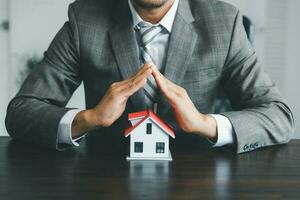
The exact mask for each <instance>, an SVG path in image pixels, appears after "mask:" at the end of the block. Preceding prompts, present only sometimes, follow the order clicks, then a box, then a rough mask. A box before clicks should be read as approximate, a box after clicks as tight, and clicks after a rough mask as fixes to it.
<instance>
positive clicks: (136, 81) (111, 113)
mask: <svg viewBox="0 0 300 200" xmlns="http://www.w3.org/2000/svg"><path fill="white" fill-rule="evenodd" d="M151 73H152V67H151V65H150V64H145V65H144V66H143V67H142V68H141V69H140V70H139V71H138V72H137V73H136V74H135V75H133V76H131V77H129V78H128V79H126V80H124V81H120V82H115V83H113V84H112V85H111V87H110V89H109V90H108V91H107V93H106V94H105V96H104V97H103V98H102V100H101V101H100V103H99V104H98V105H97V106H96V107H95V108H93V109H90V110H85V111H82V112H80V113H78V114H77V116H76V117H75V119H74V121H73V123H72V137H77V136H79V135H81V134H82V133H85V132H88V131H91V130H93V129H96V128H97V127H109V126H111V125H112V124H113V123H114V122H115V121H116V120H117V119H118V118H119V117H120V116H121V115H122V114H123V112H124V110H125V107H126V103H127V101H128V99H129V97H130V96H132V95H133V94H134V93H135V92H137V91H138V90H139V89H141V88H143V87H144V85H145V84H146V82H147V78H148V76H150V75H151Z"/></svg>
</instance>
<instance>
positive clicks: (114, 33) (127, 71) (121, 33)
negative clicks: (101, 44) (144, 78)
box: [109, 0, 146, 110]
mask: <svg viewBox="0 0 300 200" xmlns="http://www.w3.org/2000/svg"><path fill="white" fill-rule="evenodd" d="M114 16H115V18H116V20H117V22H116V24H115V26H114V27H112V28H111V29H110V30H109V37H110V41H111V45H112V49H113V52H114V55H115V58H116V61H117V65H118V68H119V70H120V73H121V75H122V77H123V79H126V78H128V77H129V76H131V75H133V74H134V73H136V71H137V70H138V69H139V67H140V60H139V56H138V49H137V47H138V45H137V41H136V38H135V33H134V30H133V24H132V17H131V13H130V9H129V6H128V2H127V1H124V0H122V1H120V2H118V4H117V7H116V10H115V15H114ZM130 101H131V102H132V103H133V105H134V107H135V109H136V110H143V109H145V108H146V102H145V97H144V93H143V91H142V90H139V91H138V92H137V93H135V94H134V95H133V96H131V97H130Z"/></svg>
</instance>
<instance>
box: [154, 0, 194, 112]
mask: <svg viewBox="0 0 300 200" xmlns="http://www.w3.org/2000/svg"><path fill="white" fill-rule="evenodd" d="M193 21H194V18H193V16H192V13H191V10H190V7H189V4H188V1H186V0H184V1H180V4H179V6H178V11H177V14H176V17H175V21H174V24H173V28H172V32H171V35H170V41H169V47H168V53H167V60H166V65H165V70H164V75H165V77H166V78H168V79H169V80H170V81H172V82H174V83H175V84H177V85H180V84H181V82H182V79H183V77H184V75H185V72H186V70H187V64H188V61H189V59H190V58H191V56H192V53H193V49H194V47H195V44H196V41H197V37H198V35H197V34H196V32H195V31H194V30H193V28H192V25H191V23H192V22H193ZM169 109H170V105H169V103H168V102H167V101H166V99H165V97H163V96H161V98H160V101H159V108H158V114H159V115H160V116H163V115H164V114H166V112H167V111H168V110H169Z"/></svg>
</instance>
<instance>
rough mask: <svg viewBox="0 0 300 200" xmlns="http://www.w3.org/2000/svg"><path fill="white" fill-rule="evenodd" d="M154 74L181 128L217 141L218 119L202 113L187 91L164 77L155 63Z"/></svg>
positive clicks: (153, 66)
mask: <svg viewBox="0 0 300 200" xmlns="http://www.w3.org/2000/svg"><path fill="white" fill-rule="evenodd" d="M152 75H153V77H154V79H155V81H156V84H157V86H158V88H159V89H160V90H161V92H162V94H163V95H164V96H165V97H166V99H167V101H168V102H169V103H170V105H171V107H172V109H173V112H174V115H175V117H176V120H177V123H178V125H179V126H180V128H181V129H182V130H183V131H185V132H187V133H194V134H197V135H199V136H202V137H205V138H208V139H210V140H212V141H216V140H217V137H218V134H217V122H216V120H215V119H214V118H213V117H211V116H209V115H204V114H202V113H200V112H199V111H198V110H197V108H196V107H195V105H194V103H193V102H192V100H191V99H190V97H189V95H188V93H187V91H186V90H185V89H184V88H183V87H181V86H179V85H176V84H175V83H173V82H171V81H170V80H168V79H167V78H166V77H164V76H163V75H162V74H161V73H160V72H159V70H158V69H157V68H156V66H155V65H154V64H152Z"/></svg>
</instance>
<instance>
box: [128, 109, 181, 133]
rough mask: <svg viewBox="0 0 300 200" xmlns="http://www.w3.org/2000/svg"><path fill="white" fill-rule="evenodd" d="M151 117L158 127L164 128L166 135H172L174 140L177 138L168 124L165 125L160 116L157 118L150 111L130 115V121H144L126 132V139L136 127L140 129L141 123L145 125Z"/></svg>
mask: <svg viewBox="0 0 300 200" xmlns="http://www.w3.org/2000/svg"><path fill="white" fill-rule="evenodd" d="M149 117H150V118H151V119H152V120H153V121H154V122H155V123H156V124H157V125H158V126H160V128H162V129H163V130H164V131H165V133H167V134H168V135H170V136H171V137H172V138H175V133H174V131H173V130H172V128H171V127H170V126H169V125H168V124H167V123H165V122H164V121H163V120H162V119H161V118H160V117H159V116H157V115H156V114H155V113H154V112H152V111H151V110H150V109H149V110H144V111H141V112H135V113H130V114H129V115H128V119H129V120H132V119H136V118H142V119H141V120H140V121H139V122H138V123H136V124H135V125H134V126H131V127H129V128H127V129H126V130H125V133H124V135H125V137H128V136H129V135H130V134H131V132H132V131H133V130H134V129H135V128H136V127H138V126H139V125H140V124H141V123H143V122H144V121H145V120H146V119H148V118H149Z"/></svg>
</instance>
